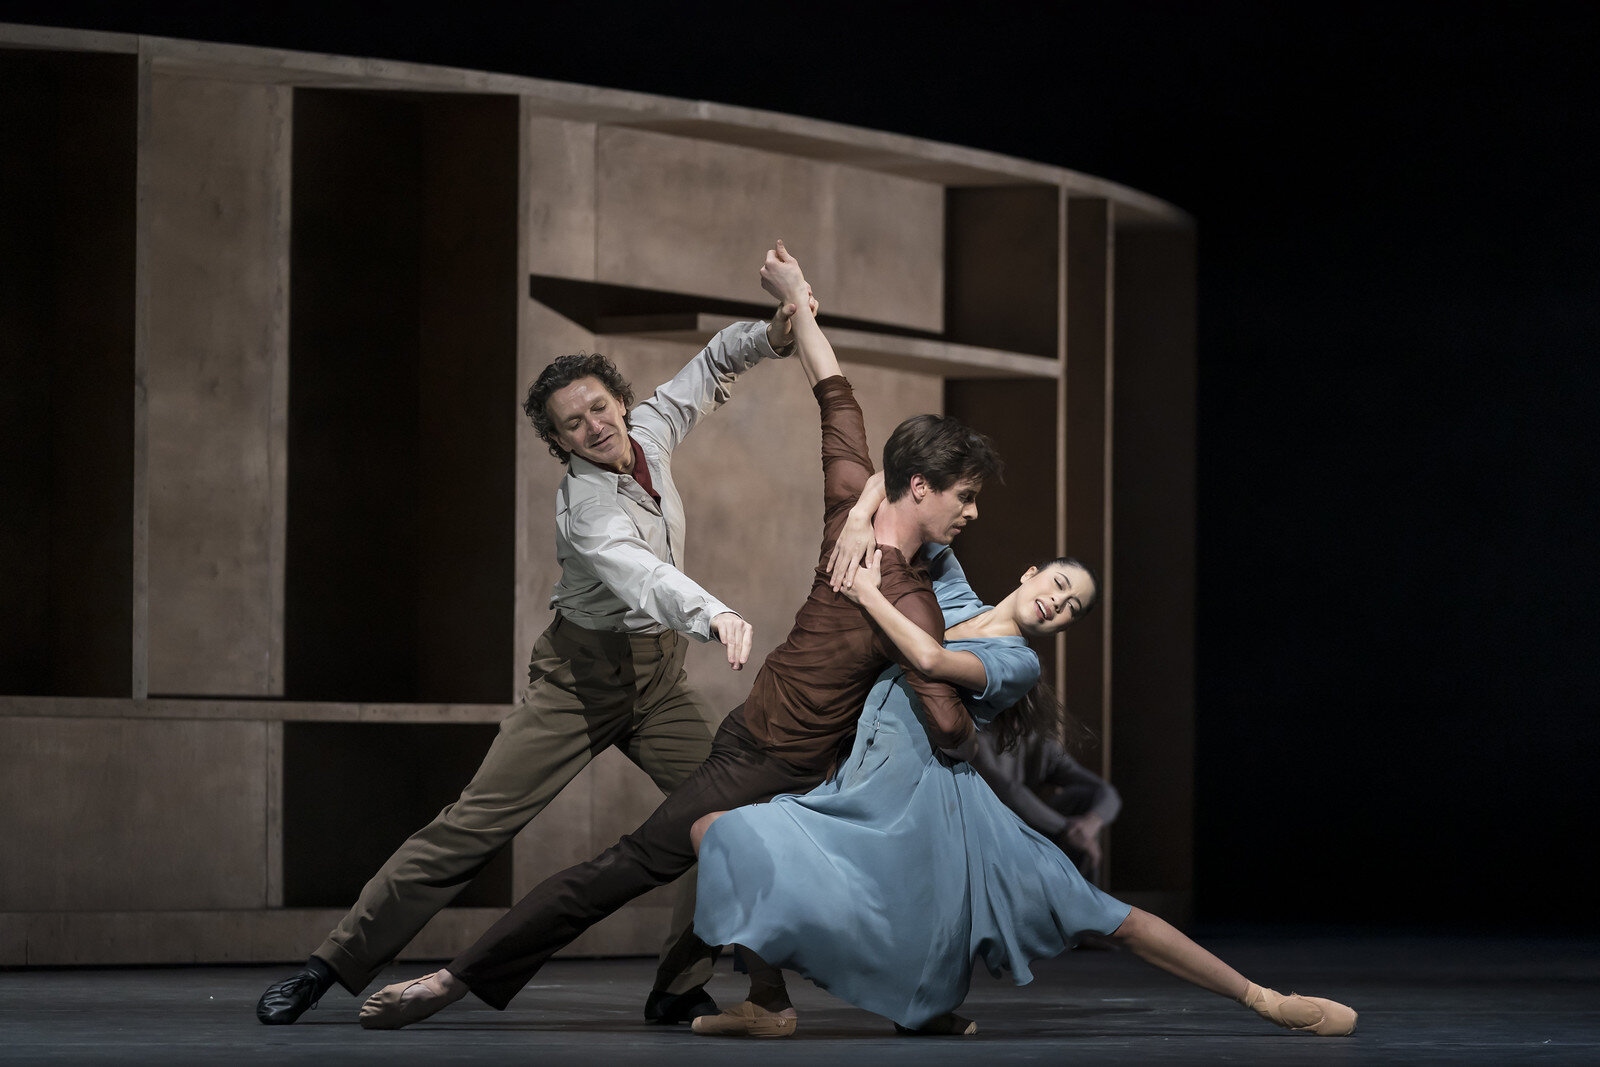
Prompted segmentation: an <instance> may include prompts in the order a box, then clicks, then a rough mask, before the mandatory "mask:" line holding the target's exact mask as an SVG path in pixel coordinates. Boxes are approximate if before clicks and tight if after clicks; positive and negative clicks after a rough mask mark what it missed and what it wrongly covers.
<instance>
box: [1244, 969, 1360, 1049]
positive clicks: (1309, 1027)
mask: <svg viewBox="0 0 1600 1067" xmlns="http://www.w3.org/2000/svg"><path fill="white" fill-rule="evenodd" d="M1239 1003H1241V1004H1243V1005H1244V1006H1245V1007H1247V1008H1250V1009H1252V1010H1254V1011H1255V1013H1256V1014H1257V1015H1259V1016H1261V1017H1262V1018H1263V1019H1266V1020H1268V1021H1269V1022H1274V1023H1277V1024H1278V1025H1279V1026H1281V1027H1283V1028H1284V1029H1286V1030H1301V1031H1304V1032H1306V1033H1309V1034H1316V1035H1317V1036H1318V1037H1343V1036H1344V1035H1345V1034H1348V1033H1350V1032H1351V1031H1353V1030H1354V1029H1355V1028H1356V1013H1355V1011H1354V1010H1353V1009H1351V1008H1348V1007H1346V1006H1345V1005H1343V1004H1340V1003H1339V1002H1338V1001H1337V1000H1328V999H1326V998H1325V997H1302V996H1300V995H1298V994H1295V993H1290V994H1289V995H1288V996H1284V995H1283V994H1282V993H1279V992H1278V991H1277V990H1275V989H1266V988H1263V987H1262V986H1258V985H1256V984H1255V983H1254V982H1251V983H1250V987H1249V988H1248V989H1246V990H1245V991H1244V996H1243V997H1241V998H1240V1000H1239Z"/></svg>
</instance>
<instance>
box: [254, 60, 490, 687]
mask: <svg viewBox="0 0 1600 1067" xmlns="http://www.w3.org/2000/svg"><path fill="white" fill-rule="evenodd" d="M295 108H296V121H295V148H294V152H295V178H294V198H295V222H294V238H293V251H292V258H293V274H292V286H293V294H292V295H293V306H294V309H295V311H294V317H293V320H292V325H291V358H292V363H293V374H292V380H293V387H292V389H291V393H290V412H289V440H290V447H291V450H292V454H293V455H294V462H293V463H292V464H291V466H290V472H289V527H288V538H287V544H288V549H287V556H288V567H287V577H286V583H285V584H286V588H285V692H286V693H287V694H288V695H290V696H292V697H297V698H304V697H311V698H317V699H330V698H331V699H354V700H371V699H378V700H425V701H488V702H496V701H500V700H504V699H506V698H507V697H508V696H509V695H510V690H509V688H508V686H507V684H506V680H507V679H506V670H507V665H508V663H509V662H510V661H511V660H512V659H513V658H514V657H515V655H516V652H515V651H514V650H513V647H512V645H513V640H512V596H513V583H514V578H513V551H514V549H513V540H514V520H513V513H514V501H515V432H516V431H515V426H516V422H515V419H516V418H517V409H516V406H515V401H516V389H517V386H516V377H515V367H516V355H515V351H516V344H517V330H518V326H517V323H518V310H517V308H518V303H519V295H518V293H519V289H520V277H521V275H520V271H519V270H518V266H517V237H516V231H515V229H514V228H513V227H511V226H509V225H507V221H506V220H507V219H508V218H511V217H514V215H515V212H516V209H517V204H518V197H517V192H516V186H515V183H516V177H517V145H518V144H519V143H520V139H519V128H518V121H517V119H518V111H517V107H516V102H515V101H514V100H510V99H505V98H487V99H485V98H473V97H459V98H448V99H435V98H420V99H419V98H414V97H405V96H394V97H376V96H367V95H363V94H354V93H328V92H320V93H319V92H309V93H306V92H303V93H299V94H297V97H296V104H295Z"/></svg>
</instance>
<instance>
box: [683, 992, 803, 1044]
mask: <svg viewBox="0 0 1600 1067" xmlns="http://www.w3.org/2000/svg"><path fill="white" fill-rule="evenodd" d="M799 1024H800V1019H799V1016H797V1015H796V1014H795V1010H794V1009H793V1008H785V1009H784V1010H783V1011H768V1010H767V1009H766V1008H762V1007H758V1006H757V1005H755V1004H752V1003H750V1002H749V1001H748V1000H746V1001H741V1002H740V1003H738V1004H735V1005H734V1006H733V1007H731V1008H729V1009H728V1010H727V1011H725V1012H723V1013H722V1014H720V1015H702V1016H700V1017H699V1018H698V1019H696V1020H695V1021H694V1023H693V1024H692V1025H693V1027H694V1032H695V1033H697V1034H710V1035H712V1036H715V1037H793V1036H794V1031H795V1027H796V1026H798V1025H799Z"/></svg>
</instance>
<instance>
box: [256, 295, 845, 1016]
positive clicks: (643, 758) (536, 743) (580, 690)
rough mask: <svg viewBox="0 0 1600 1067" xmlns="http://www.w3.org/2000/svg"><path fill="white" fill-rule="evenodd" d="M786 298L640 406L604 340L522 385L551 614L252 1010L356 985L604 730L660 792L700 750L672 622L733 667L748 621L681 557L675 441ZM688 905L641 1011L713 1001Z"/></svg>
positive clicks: (780, 317) (482, 861)
mask: <svg viewBox="0 0 1600 1067" xmlns="http://www.w3.org/2000/svg"><path fill="white" fill-rule="evenodd" d="M813 304H814V302H813ZM793 310H794V309H793V306H792V305H790V306H787V307H783V308H780V309H779V311H778V314H777V315H776V316H774V318H773V320H772V322H771V323H770V324H767V323H759V322H744V323H737V324H735V325H733V326H729V327H728V328H727V329H725V330H723V331H722V332H721V333H719V334H717V335H716V337H714V338H712V340H711V343H710V344H709V345H707V346H706V347H705V349H703V350H702V351H701V352H700V353H699V354H698V355H697V356H695V357H694V359H692V360H690V361H689V364H688V365H687V366H685V367H684V368H683V370H681V371H679V372H678V374H677V375H676V376H674V377H673V378H672V380H671V381H668V382H666V383H665V384H664V385H662V386H661V387H660V388H659V389H657V390H656V391H655V393H654V394H653V395H652V396H651V397H649V398H648V399H646V400H644V401H643V402H642V403H640V404H638V405H637V406H634V405H633V393H632V389H631V388H630V387H629V385H628V383H627V381H626V380H625V379H623V377H622V376H621V374H619V373H618V372H617V369H616V368H615V367H614V366H613V365H612V364H611V362H610V361H609V360H607V359H605V358H604V357H602V356H599V355H589V356H563V357H561V358H560V359H558V360H556V361H555V362H554V363H552V364H551V365H550V366H549V367H547V368H545V370H544V371H543V373H541V374H540V376H539V378H538V379H537V380H536V381H535V382H534V383H533V385H532V386H531V387H530V388H529V390H528V396H527V399H526V401H525V402H524V405H523V409H524V411H525V412H526V413H527V414H528V417H529V418H530V419H531V420H532V422H533V425H534V427H535V429H536V430H538V432H539V435H540V437H542V438H543V439H544V441H545V443H546V444H547V445H549V447H550V451H551V453H552V454H553V455H554V456H555V457H556V458H557V459H559V460H560V461H561V462H562V463H564V464H566V466H567V474H566V477H564V478H563V479H562V480H561V484H560V486H559V488H558V489H557V491H556V559H557V562H559V563H560V565H561V577H560V578H559V580H558V581H557V582H556V585H555V591H554V595H553V596H552V597H551V600H550V603H551V606H552V607H554V608H555V609H556V617H555V620H554V621H553V622H552V623H551V624H550V626H549V628H548V629H546V630H545V632H544V633H543V634H542V635H540V637H539V639H538V641H537V642H535V644H534V648H533V656H532V660H531V662H530V664H529V668H528V687H527V688H526V689H525V690H524V691H523V693H522V698H521V701H520V702H519V704H518V705H517V707H516V708H515V709H514V710H513V711H512V712H511V713H510V714H509V715H507V716H506V718H505V719H504V721H502V722H501V724H500V732H499V734H498V735H497V737H496V738H495V741H494V744H493V745H492V746H491V747H490V749H489V752H488V754H487V755H486V756H485V757H484V759H483V763H482V765H481V766H480V767H479V768H478V771H477V773H476V774H475V775H474V776H473V778H472V781H471V782H469V783H468V784H467V787H466V789H464V790H463V791H462V793H461V797H460V799H459V800H457V801H456V802H455V803H454V804H452V805H450V806H449V807H447V808H445V809H444V810H443V811H442V812H440V813H439V815H438V817H437V818H435V819H434V820H433V822H431V823H429V824H428V825H427V826H425V827H423V828H422V829H421V830H419V831H417V832H416V833H415V834H413V835H412V836H411V838H410V839H409V840H407V841H406V842H405V844H403V845H401V846H400V848H399V849H398V850H397V851H396V852H395V854H394V855H393V856H391V857H390V858H389V861H388V862H387V863H385V864H384V865H383V867H382V869H381V870H379V871H378V873H377V874H375V875H373V877H372V879H371V881H369V882H368V883H367V885H366V887H365V888H364V889H363V890H362V891H361V896H360V898H359V899H358V900H357V901H356V903H355V906H354V907H352V908H351V909H350V911H349V913H348V914H347V915H345V917H344V919H343V920H342V921H341V922H340V923H339V925H338V926H337V927H335V928H334V930H333V931H332V932H331V933H330V934H329V935H328V937H327V939H326V940H325V941H323V943H322V944H321V946H319V947H318V948H317V949H316V951H314V952H313V953H312V955H311V957H310V959H309V960H308V961H307V962H306V966H305V968H303V969H302V970H300V971H298V972H296V973H295V974H293V975H291V976H290V977H288V978H286V979H284V980H283V981H281V982H277V983H274V984H273V985H272V986H270V987H268V989H267V991H266V992H265V993H263V994H262V996H261V1000H260V1002H259V1003H258V1004H257V1005H256V1017H257V1018H259V1019H260V1020H261V1021H262V1022H263V1023H267V1024H285V1023H292V1022H294V1021H295V1020H296V1019H298V1018H299V1017H300V1015H301V1014H302V1013H303V1012H305V1011H306V1009H307V1008H310V1007H312V1006H313V1005H315V1003H316V1002H317V1000H318V999H319V998H320V997H321V996H322V994H323V993H325V992H326V991H327V990H328V988H329V987H330V986H332V985H333V983H334V982H335V981H337V982H338V983H339V984H340V985H342V986H344V987H345V989H347V990H349V991H350V992H351V993H355V994H359V993H360V992H361V991H362V989H363V988H365V987H366V986H367V985H368V984H370V983H371V981H372V979H373V978H374V977H376V976H377V973H378V972H379V971H380V970H381V969H382V968H383V967H384V966H386V965H387V964H388V963H390V962H391V961H392V960H393V959H394V958H395V956H397V955H398V954H399V953H400V951H401V950H402V949H404V948H405V946H406V945H407V944H409V943H410V941H411V940H412V938H414V937H415V936H416V935H417V933H418V932H419V931H420V930H421V929H422V927H423V926H424V925H425V924H426V923H427V922H428V920H429V919H431V918H432V917H433V916H434V915H435V914H436V913H437V912H438V911H439V909H441V908H443V907H444V906H445V905H446V904H448V903H449V902H450V901H451V900H452V899H454V897H455V896H456V894H457V893H458V892H460V890H461V889H462V887H464V886H465V885H466V884H467V882H469V881H470V880H471V879H472V878H473V876H474V875H476V874H477V873H478V872H479V871H480V870H482V869H483V867H484V866H485V865H486V864H487V863H488V862H489V861H490V860H491V859H493V858H494V856H495V855H496V854H497V853H498V852H499V851H500V849H501V848H503V847H504V846H505V845H506V844H507V843H508V842H510V840H511V839H512V838H513V837H515V836H516V834H517V832H518V831H519V830H521V829H522V827H523V826H525V825H527V823H528V821H529V820H531V819H532V818H533V817H534V816H536V815H538V814H539V812H540V811H542V810H544V807H545V805H546V804H548V803H549V802H550V801H551V799H553V798H554V797H555V795H556V794H557V793H559V792H560V791H561V789H562V788H563V787H564V786H565V785H566V784H567V783H568V782H570V781H571V780H572V779H573V777H574V776H575V775H576V774H577V773H578V772H579V771H580V770H582V769H583V768H584V766H586V765H587V764H588V763H589V761H590V760H591V759H592V758H593V757H594V754H595V753H597V752H599V751H601V750H602V749H604V748H605V747H606V746H607V745H615V746H616V747H617V748H618V749H620V750H621V751H622V752H623V753H624V754H625V755H627V756H628V758H629V759H631V760H633V761H634V763H636V764H638V765H639V767H640V768H642V769H643V770H644V771H645V772H646V773H647V774H649V775H650V776H651V777H652V778H653V779H654V780H655V782H656V784H657V785H658V786H659V787H660V788H661V790H662V792H664V793H670V792H671V791H672V790H673V789H674V788H676V787H677V785H678V784H679V783H680V782H682V781H683V780H684V779H685V778H686V777H688V775H689V773H690V772H691V771H693V770H694V769H695V768H696V767H698V766H699V765H700V764H701V763H702V762H704V761H705V758H706V756H707V755H708V754H709V753H710V751H711V738H712V735H713V734H714V733H715V731H716V725H717V723H716V720H715V719H714V718H713V716H712V714H711V712H710V710H709V709H708V708H707V707H706V706H705V705H704V704H703V703H702V702H701V701H700V699H699V697H698V696H697V695H696V694H695V693H694V692H693V691H692V690H691V689H690V688H689V687H688V685H687V684H686V680H685V678H684V674H683V660H684V654H685V652H686V651H687V645H686V644H685V642H684V641H683V639H682V637H681V635H682V634H689V635H692V636H694V637H696V638H698V639H700V640H702V641H705V640H710V639H711V638H713V637H714V638H715V639H716V640H718V641H720V642H722V644H724V645H725V646H727V652H728V664H729V665H730V666H731V667H732V668H733V669H734V670H738V669H740V668H741V667H743V666H744V664H745V662H746V661H747V660H748V659H749V656H750V646H751V637H752V634H751V628H750V624H749V623H747V622H745V621H744V619H742V618H740V616H739V615H738V614H737V613H736V612H734V611H733V610H732V609H730V608H729V607H728V606H727V605H726V604H724V603H723V602H722V601H720V600H718V599H717V598H716V597H715V596H713V595H712V594H710V593H709V592H707V591H706V590H705V589H703V588H701V586H700V585H699V584H698V583H696V582H695V581H694V580H693V579H691V578H690V577H689V576H688V575H686V574H684V573H683V571H682V569H681V568H682V564H683V559H684V515H683V502H682V500H681V499H680V498H679V496H678V490H677V486H676V485H675V484H674V483H673V479H672V451H673V449H675V448H676V447H677V446H678V445H679V444H681V443H682V442H683V440H684V438H685V437H686V436H688V434H689V431H690V430H692V429H694V427H695V425H696V424H697V423H698V422H699V420H700V419H701V418H702V417H703V416H704V415H706V414H709V413H710V412H712V411H714V410H716V408H718V407H719V406H721V405H722V404H723V403H724V402H726V401H727V400H728V398H729V396H730V395H731V392H730V390H731V388H732V385H733V381H734V379H735V378H736V377H738V375H740V374H742V373H743V372H744V371H746V370H748V369H749V368H751V367H752V366H754V365H755V364H756V363H758V362H760V361H761V360H762V359H767V358H773V357H774V356H777V355H778V352H777V351H775V350H774V348H773V346H772V339H774V338H777V339H780V340H781V339H782V338H784V337H785V335H786V334H787V333H788V330H789V317H790V315H791V314H792V313H793ZM785 347H786V348H787V347H788V346H787V344H786V345H785ZM630 409H631V410H630ZM693 918H694V904H693V886H692V883H690V884H689V885H687V886H686V888H685V890H684V891H683V892H681V893H680V895H679V902H678V907H677V908H676V909H675V912H674V915H673V921H674V927H673V932H672V934H671V935H670V936H669V937H668V939H667V942H666V946H665V947H664V948H663V955H662V966H661V968H660V970H658V972H657V978H656V987H655V989H654V990H653V991H652V992H651V995H650V998H649V1000H648V1001H647V1002H646V1004H645V1018H646V1020H647V1021H650V1022H661V1023H676V1022H683V1021H687V1020H689V1019H691V1018H693V1017H694V1016H696V1015H700V1014H706V1013H708V1012H709V1013H714V1012H715V1011H716V1010H717V1008H716V1005H715V1003H714V1002H713V1001H712V1000H711V998H710V997H709V996H708V995H707V994H706V993H705V991H704V988H703V987H704V985H705V982H706V979H707V978H709V977H710V975H711V959H710V956H709V954H708V953H707V952H704V951H685V945H686V944H692V943H693V942H692V938H693V934H692V932H690V926H691V923H692V921H693ZM680 942H681V943H680ZM674 946H676V951H673V949H674ZM669 955H670V959H669Z"/></svg>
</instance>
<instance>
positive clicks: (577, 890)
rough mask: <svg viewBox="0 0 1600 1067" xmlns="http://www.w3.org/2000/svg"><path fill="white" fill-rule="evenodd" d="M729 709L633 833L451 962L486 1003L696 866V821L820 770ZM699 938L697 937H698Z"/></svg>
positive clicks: (803, 787) (514, 989) (528, 901)
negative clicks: (768, 742) (695, 760)
mask: <svg viewBox="0 0 1600 1067" xmlns="http://www.w3.org/2000/svg"><path fill="white" fill-rule="evenodd" d="M734 719H735V716H732V715H730V716H729V717H728V718H727V719H725V720H723V723H722V727H721V729H719V730H718V731H717V737H716V741H715V743H714V744H713V745H712V748H711V755H710V757H709V758H708V759H707V760H706V761H705V763H703V764H701V765H700V768H699V769H698V770H696V771H695V772H694V774H692V775H691V776H690V777H689V778H688V780H687V781H685V782H684V783H683V784H682V785H680V786H679V787H678V788H677V789H675V790H674V791H673V792H672V793H671V794H669V795H668V797H667V799H666V800H663V801H662V802H661V806H660V807H659V808H657V809H656V810H655V814H653V815H651V816H650V818H649V819H647V820H645V822H644V824H643V825H642V826H640V827H639V829H637V830H635V831H634V832H633V833H631V834H629V835H628V836H626V837H624V838H623V839H622V840H621V841H618V842H617V843H616V844H615V845H613V846H611V847H610V848H609V849H607V850H606V851H605V852H602V853H601V854H600V855H599V856H597V857H595V858H594V859H592V860H590V861H589V862H587V863H580V864H578V865H577V866H575V867H568V868H567V869H566V870H564V871H562V872H560V873H559V874H553V875H551V876H550V877H549V878H546V879H545V880H544V881H543V882H540V883H539V884H538V885H537V886H535V887H534V888H533V889H532V890H530V891H529V893H528V895H527V896H525V897H523V898H522V900H520V901H519V902H518V903H517V905H516V907H514V908H512V909H511V910H510V911H508V912H507V913H506V914H505V915H504V916H503V917H501V919H500V921H499V922H497V923H495V924H494V925H493V926H491V927H490V928H489V930H488V931H487V932H486V933H485V934H484V935H483V936H482V937H481V938H479V939H478V941H477V943H476V944H475V945H473V946H472V947H471V948H469V949H468V950H467V951H466V952H464V953H462V954H461V955H460V956H457V957H456V958H455V960H453V961H452V962H451V963H450V964H449V965H448V966H449V970H450V973H451V974H453V975H455V976H456V977H457V978H459V979H461V980H462V981H463V982H465V983H466V984H467V987H468V988H469V989H471V990H472V991H473V992H474V993H476V994H477V995H478V997H479V998H481V999H482V1000H483V1001H484V1002H486V1003H488V1004H491V1005H493V1006H494V1007H496V1008H504V1007H505V1006H506V1005H507V1004H509V1003H510V1002H511V998H512V997H514V996H516V995H517V993H518V992H520V991H521V989H522V987H523V986H525V985H527V984H528V981H529V980H530V979H531V978H532V977H533V976H534V974H535V973H536V972H537V971H538V970H539V968H540V967H542V966H544V964H545V961H547V960H548V959H549V958H550V957H551V956H553V955H554V954H555V953H556V952H557V951H558V950H560V949H561V948H562V947H564V946H566V945H568V944H570V943H571V942H572V940H573V939H574V938H576V937H577V936H578V935H579V934H581V933H583V931H585V930H587V929H588V928H589V927H590V926H592V925H593V924H595V923H596V922H599V921H600V920H601V919H603V918H605V917H606V916H607V915H610V914H611V913H612V912H614V911H616V910H617V909H618V908H620V907H622V905H624V904H626V903H627V902H628V901H630V900H632V899H633V898H634V897H636V896H639V895H640V894H641V893H644V892H646V891H647V890H649V889H651V888H653V887H655V886H658V885H665V884H666V883H667V882H670V881H672V880H673V879H674V878H676V877H678V876H679V875H681V874H682V873H683V872H684V871H686V870H688V869H689V868H690V866H692V865H693V863H694V848H693V846H692V845H691V844H690V841H689V827H691V826H693V825H694V822H695V820H696V819H698V818H700V816H702V815H706V814H709V813H711V812H713V811H726V810H728V809H730V808H736V807H738V806H739V805H741V804H755V803H760V802H762V801H766V800H771V799H772V798H773V797H774V796H777V795H778V794H779V793H803V792H806V791H807V790H809V789H811V788H812V787H813V786H815V785H817V784H818V783H820V782H821V781H822V778H823V775H822V773H821V772H820V771H815V770H810V769H805V768H799V767H794V766H792V765H790V764H787V763H784V762H783V761H782V760H780V759H777V758H776V757H774V756H772V755H770V754H769V753H767V752H765V751H763V750H762V749H761V747H760V746H759V745H758V743H757V742H756V741H755V740H754V739H753V738H752V737H751V736H750V735H749V733H747V732H746V731H745V730H744V729H743V728H742V727H740V726H739V725H738V724H737V723H736V722H735V721H734ZM691 936H692V935H691Z"/></svg>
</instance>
